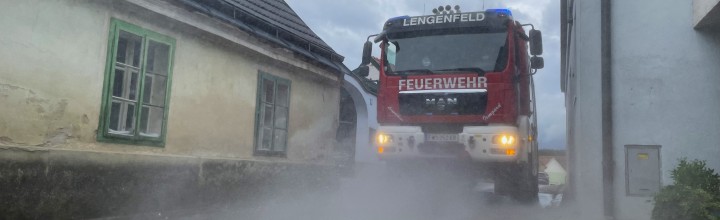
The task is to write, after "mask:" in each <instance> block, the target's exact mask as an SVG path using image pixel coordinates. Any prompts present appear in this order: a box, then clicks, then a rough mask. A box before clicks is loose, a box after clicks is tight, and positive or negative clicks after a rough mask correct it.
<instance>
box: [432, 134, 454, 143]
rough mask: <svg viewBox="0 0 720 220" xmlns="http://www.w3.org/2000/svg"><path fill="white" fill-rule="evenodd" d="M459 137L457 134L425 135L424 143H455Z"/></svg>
mask: <svg viewBox="0 0 720 220" xmlns="http://www.w3.org/2000/svg"><path fill="white" fill-rule="evenodd" d="M458 136H459V135H457V134H425V141H437V142H448V141H455V142H457V141H458V139H460V138H459V137H458Z"/></svg>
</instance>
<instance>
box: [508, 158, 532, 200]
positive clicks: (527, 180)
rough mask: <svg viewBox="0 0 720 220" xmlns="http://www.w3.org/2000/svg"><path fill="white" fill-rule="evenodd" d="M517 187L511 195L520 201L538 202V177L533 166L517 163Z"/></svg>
mask: <svg viewBox="0 0 720 220" xmlns="http://www.w3.org/2000/svg"><path fill="white" fill-rule="evenodd" d="M517 167H518V172H517V174H518V184H517V186H518V188H517V190H515V191H514V193H513V195H512V197H513V199H515V200H517V201H518V202H520V203H524V204H536V203H538V179H537V176H535V172H533V169H534V167H533V166H531V165H529V164H527V163H523V164H518V165H517Z"/></svg>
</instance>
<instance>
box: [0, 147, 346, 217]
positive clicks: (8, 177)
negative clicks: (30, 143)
mask: <svg viewBox="0 0 720 220" xmlns="http://www.w3.org/2000/svg"><path fill="white" fill-rule="evenodd" d="M336 174H337V170H336V168H335V167H333V166H325V165H312V164H297V163H285V162H267V161H250V160H232V159H208V158H195V157H180V156H162V155H138V154H126V153H108V152H87V151H71V150H61V149H49V148H40V147H0V213H2V214H0V218H2V219H71V218H73V219H77V218H99V217H109V216H131V215H135V214H138V213H154V212H158V213H159V212H165V211H173V210H188V209H202V208H205V207H213V206H215V207H217V206H218V205H222V204H238V203H246V204H248V205H252V204H253V202H254V201H257V200H261V199H262V198H263V197H267V196H269V195H272V196H277V195H280V194H292V193H307V192H308V191H309V190H322V189H323V188H333V187H335V186H336V183H337V178H336V177H337V176H338V175H336ZM285 196H287V195H285Z"/></svg>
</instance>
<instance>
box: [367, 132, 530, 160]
mask: <svg viewBox="0 0 720 220" xmlns="http://www.w3.org/2000/svg"><path fill="white" fill-rule="evenodd" d="M503 135H505V136H506V137H510V136H512V137H514V143H513V144H502V143H501V142H502V141H501V140H500V137H502V136H503ZM375 136H376V137H375V138H376V140H375V144H374V147H375V151H376V152H377V155H378V157H379V158H380V159H381V160H396V159H411V158H453V159H469V160H472V161H476V162H511V161H516V160H517V159H518V154H519V153H520V152H523V151H521V150H520V146H522V144H523V142H524V141H522V139H521V137H520V135H519V133H518V128H517V127H513V126H505V125H495V126H493V125H491V126H465V127H463V131H462V132H461V133H459V134H457V133H456V134H426V133H424V132H423V131H422V129H421V128H420V126H380V127H379V128H378V132H377V134H376V135H375ZM380 136H383V137H380ZM378 137H380V139H381V140H382V141H381V140H378Z"/></svg>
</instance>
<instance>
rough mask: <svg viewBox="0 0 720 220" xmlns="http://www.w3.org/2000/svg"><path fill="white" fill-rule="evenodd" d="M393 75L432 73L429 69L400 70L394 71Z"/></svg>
mask: <svg viewBox="0 0 720 220" xmlns="http://www.w3.org/2000/svg"><path fill="white" fill-rule="evenodd" d="M395 73H397V74H398V75H400V74H403V73H420V74H432V73H433V71H432V70H429V69H414V70H400V71H397V70H396V71H395Z"/></svg>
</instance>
